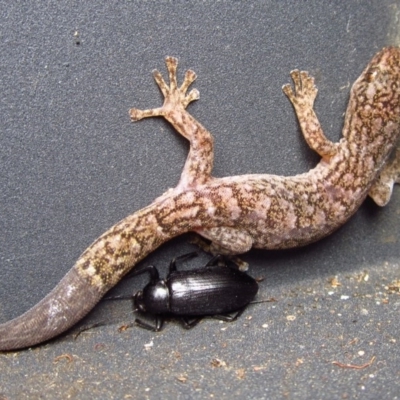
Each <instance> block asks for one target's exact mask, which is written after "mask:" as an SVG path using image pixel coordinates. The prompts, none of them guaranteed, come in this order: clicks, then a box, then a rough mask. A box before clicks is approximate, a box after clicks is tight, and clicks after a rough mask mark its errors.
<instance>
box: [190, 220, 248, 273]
mask: <svg viewBox="0 0 400 400" xmlns="http://www.w3.org/2000/svg"><path fill="white" fill-rule="evenodd" d="M196 233H197V234H199V235H201V236H202V237H204V238H206V239H208V240H211V243H210V244H208V243H206V242H205V241H204V240H203V239H202V238H200V237H199V236H197V235H196V236H193V238H192V239H191V243H193V244H195V245H197V246H198V247H200V248H201V249H202V250H204V251H206V252H207V253H211V254H213V255H218V254H222V255H224V256H226V257H227V258H229V259H230V260H231V261H232V262H234V263H235V264H236V265H237V266H238V267H239V269H240V270H241V271H247V270H248V268H249V264H248V263H246V262H245V261H243V260H241V259H240V258H239V257H235V254H242V253H246V252H247V251H249V250H250V249H251V247H252V245H253V239H252V237H251V236H250V235H249V234H247V233H246V232H243V231H238V230H237V229H233V228H229V227H222V228H221V227H217V228H210V229H199V230H196Z"/></svg>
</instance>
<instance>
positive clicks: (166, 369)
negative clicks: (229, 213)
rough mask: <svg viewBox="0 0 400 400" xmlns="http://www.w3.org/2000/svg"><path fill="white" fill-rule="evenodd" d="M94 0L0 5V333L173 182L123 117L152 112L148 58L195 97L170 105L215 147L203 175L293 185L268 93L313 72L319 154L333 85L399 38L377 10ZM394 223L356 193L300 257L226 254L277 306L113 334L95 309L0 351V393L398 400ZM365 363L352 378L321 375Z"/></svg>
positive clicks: (282, 120)
mask: <svg viewBox="0 0 400 400" xmlns="http://www.w3.org/2000/svg"><path fill="white" fill-rule="evenodd" d="M104 3H105V4H100V2H74V1H68V2H57V1H38V2H29V3H28V2H23V1H14V2H8V1H0V16H1V24H0V93H1V97H0V118H1V121H0V141H1V142H0V163H1V164H0V165H1V173H0V321H1V322H3V321H6V320H8V319H10V318H13V317H15V316H17V315H19V314H21V313H22V312H24V311H25V310H26V309H28V308H29V307H31V306H32V305H34V304H35V303H36V302H38V301H39V300H40V299H42V298H43V297H44V296H45V295H46V294H47V293H48V292H49V291H50V290H51V289H52V288H53V287H54V286H55V285H56V283H57V282H58V281H59V280H60V279H61V278H62V276H63V275H64V274H65V273H66V272H67V271H68V270H69V269H70V267H71V266H72V265H73V263H74V261H75V260H76V259H77V258H78V257H79V255H80V253H81V252H82V251H83V250H84V249H85V248H86V247H87V246H88V245H90V243H91V242H92V241H93V240H94V239H95V238H96V237H98V236H99V235H100V234H101V233H102V232H103V231H105V230H106V229H108V228H109V227H110V226H111V225H113V224H114V223H115V222H117V221H118V220H120V219H122V218H123V217H125V216H126V215H128V214H130V213H132V212H134V211H135V210H138V209H139V208H142V207H144V206H145V205H147V204H149V203H150V202H151V201H152V200H153V199H154V198H155V197H157V196H159V195H160V194H161V193H163V192H164V191H165V190H166V189H168V188H169V187H173V186H175V185H176V183H177V181H178V179H179V176H180V172H181V168H182V166H183V164H184V161H185V156H186V153H187V150H188V145H187V143H186V142H185V140H184V139H182V138H181V137H179V136H178V135H177V134H176V133H175V132H174V131H173V129H172V128H170V126H168V124H167V123H166V122H165V121H163V120H161V119H150V120H145V121H142V122H139V123H136V124H132V123H131V122H130V121H129V116H128V109H129V108H130V107H138V108H147V107H156V106H159V105H161V104H162V99H161V96H160V95H159V93H158V89H157V87H156V85H155V83H154V82H153V80H152V77H151V71H152V70H153V69H154V68H158V69H160V70H161V71H162V72H163V73H165V67H164V63H163V59H164V57H165V56H166V55H173V56H176V57H178V58H179V60H180V71H179V73H180V76H181V77H182V75H183V72H184V70H185V69H187V68H192V69H194V70H195V71H196V72H197V74H198V81H197V82H196V83H195V85H194V87H196V88H198V89H199V90H200V93H201V99H200V100H199V101H198V102H196V103H194V104H192V105H190V107H189V110H190V112H191V113H192V114H193V115H194V116H195V117H196V118H198V119H199V121H201V123H202V124H203V125H205V126H206V127H207V128H208V129H209V130H210V131H211V132H212V133H213V134H214V136H215V153H216V157H215V169H214V171H215V172H214V174H215V175H216V176H225V175H234V174H242V173H259V172H260V173H261V172H263V173H274V174H283V175H293V174H297V173H301V172H304V171H307V170H308V169H309V168H311V167H313V166H314V165H315V164H316V162H317V161H318V157H317V155H316V154H314V153H313V152H312V151H311V150H310V149H309V148H308V147H307V145H306V144H305V142H304V140H303V138H302V136H301V134H300V132H299V128H298V125H297V122H296V120H295V116H294V112H293V110H292V107H291V105H290V104H289V102H288V100H287V99H286V98H285V96H284V95H283V93H282V92H281V87H282V85H283V84H284V83H286V82H288V81H289V71H290V70H291V69H294V68H300V69H305V70H308V71H310V72H311V73H312V74H313V75H314V76H315V77H316V83H317V85H318V88H319V96H318V98H317V102H316V111H317V114H318V116H319V118H320V121H321V123H322V126H323V127H324V129H325V133H326V134H327V136H328V137H329V138H330V139H332V140H335V141H336V140H339V138H340V134H341V128H342V124H343V113H344V111H345V108H346V104H347V100H348V96H349V89H350V85H351V83H352V82H353V81H354V80H355V79H356V78H357V76H358V75H359V74H360V72H361V71H362V69H363V68H364V67H365V66H366V64H367V63H368V61H369V60H370V58H371V57H372V56H373V54H374V53H375V52H377V51H378V50H379V49H380V48H381V47H383V46H384V45H387V44H395V43H398V42H399V40H398V38H399V33H398V28H399V22H398V20H399V14H400V11H399V4H398V2H394V1H382V0H379V1H369V2H359V1H346V2H331V1H319V2H311V1H310V2H306V1H302V2H291V1H279V2H277V1H276V2H274V1H264V2H255V1H247V2H239V1H231V2H224V1H221V2H211V1H202V2H196V1H173V2H169V1H168V2H167V1H162V2H160V1H159V2H146V1H107V2H104ZM399 223H400V192H399V188H398V187H396V188H395V192H394V195H393V199H392V201H391V202H390V204H389V205H388V206H387V207H385V208H383V209H379V208H378V207H377V206H375V205H374V204H373V202H372V201H370V200H367V201H366V202H365V203H364V204H363V206H362V207H361V209H360V210H359V212H358V213H357V214H356V215H355V216H354V217H353V218H352V219H351V221H349V222H348V223H347V224H346V225H345V226H344V227H343V228H341V229H340V230H339V231H337V232H336V233H335V234H333V235H331V236H330V237H328V238H327V239H325V240H322V241H320V242H318V243H316V244H314V245H310V246H307V247H305V248H302V249H296V250H290V251H280V252H271V251H252V252H250V253H249V254H247V255H245V256H244V257H243V258H244V259H245V260H246V261H248V262H249V263H250V266H251V269H250V271H249V272H250V274H252V275H253V276H255V277H264V278H265V280H264V281H263V282H262V283H260V291H259V295H258V297H259V299H268V298H270V297H273V298H275V299H276V300H277V301H276V302H274V303H262V304H254V305H251V306H250V307H249V308H248V310H247V311H246V312H245V314H244V315H243V317H242V318H241V319H240V320H238V321H237V322H235V323H233V324H228V325H227V324H220V323H219V322H217V321H214V320H206V321H203V322H202V323H201V324H200V325H199V326H197V327H196V328H195V329H193V330H191V331H185V330H183V329H182V328H181V327H180V325H179V324H177V323H170V324H168V325H167V326H166V328H165V330H164V331H163V332H161V333H158V334H153V333H150V332H147V331H143V330H141V329H139V328H136V327H135V328H131V329H128V330H126V331H124V332H122V333H120V332H118V327H119V326H120V325H123V324H124V323H127V322H129V321H132V319H133V316H132V314H131V312H130V308H131V306H130V303H129V302H125V303H121V302H114V303H112V304H107V303H102V304H100V305H99V306H98V307H96V309H95V310H94V311H93V313H92V314H91V315H90V316H89V317H88V318H87V319H86V320H85V321H83V322H82V324H83V325H87V324H90V323H93V322H99V321H103V320H107V321H108V323H109V325H107V326H105V327H101V328H97V329H93V330H91V331H88V332H85V333H83V334H82V335H81V336H80V337H78V339H77V340H75V341H74V339H73V335H72V334H73V333H74V332H76V330H75V331H74V330H73V331H72V332H68V333H66V334H65V335H62V336H61V337H59V338H57V339H56V340H53V341H51V342H49V343H47V344H45V345H42V346H38V347H36V348H34V349H32V350H26V351H20V352H16V353H9V354H2V355H0V398H1V399H2V398H7V399H14V398H18V399H28V398H29V399H39V398H40V399H50V398H51V399H54V398H73V399H75V398H76V399H92V398H109V399H123V398H125V399H130V398H135V399H147V398H150V399H156V398H160V396H162V397H163V398H169V399H175V398H178V399H189V398H222V399H224V398H228V397H229V398H250V399H271V398H275V399H287V398H297V399H308V398H315V399H317V398H319V399H347V398H363V399H365V398H367V399H376V398H382V399H396V398H399V393H400V385H399V380H400V354H399V353H400V352H399V345H400V337H399V336H400V335H399V328H400V323H399V309H400V297H399V293H398V292H395V291H394V290H390V287H391V286H394V284H395V283H396V280H399V279H400V276H399V275H400V274H399V260H400V246H399V226H400V224H399ZM187 241H188V237H187V236H183V237H180V238H177V239H175V240H173V241H171V242H169V243H167V244H166V245H164V246H162V247H161V248H160V249H158V250H157V251H155V252H154V253H152V254H151V256H149V257H148V258H147V259H146V260H144V261H143V263H142V265H143V264H148V263H154V264H156V265H157V266H159V267H161V269H163V271H165V267H166V266H167V264H168V262H169V260H170V259H171V258H173V257H175V256H177V255H180V254H182V253H185V252H187V251H190V250H192V249H193V247H192V246H191V245H190V244H188V242H187ZM207 258H208V257H207V256H205V255H203V256H202V258H200V259H198V260H192V261H191V262H190V263H188V264H187V266H188V267H190V266H199V265H202V263H204V261H205V260H206V259H207ZM334 277H336V278H337V280H338V281H339V283H340V284H341V285H340V286H336V285H332V278H334ZM144 281H145V279H144V278H143V279H135V280H131V281H129V282H124V283H123V284H122V285H119V286H118V287H117V288H116V289H115V290H114V291H113V293H130V292H134V291H136V290H137V289H138V288H139V287H140V286H141V285H142V284H143V282H144ZM250 317H252V318H251V319H250ZM148 343H152V344H153V346H150V347H148V348H147V347H145V345H146V344H148ZM63 354H68V355H70V356H71V357H72V361H71V362H68V361H67V359H66V358H61V359H59V358H57V357H59V356H61V355H63ZM373 357H375V359H374V362H373V363H372V365H370V366H369V367H367V368H364V369H361V370H356V369H343V368H340V367H339V366H337V365H335V364H332V362H334V361H338V362H342V363H350V364H355V365H362V364H365V363H367V362H369V361H370V360H371V359H372V358H373ZM215 360H219V361H215ZM218 365H219V366H218Z"/></svg>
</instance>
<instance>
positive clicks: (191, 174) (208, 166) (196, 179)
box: [129, 57, 214, 189]
mask: <svg viewBox="0 0 400 400" xmlns="http://www.w3.org/2000/svg"><path fill="white" fill-rule="evenodd" d="M165 64H166V66H167V70H168V74H169V86H168V85H167V84H166V83H165V81H164V79H163V77H162V76H161V74H160V72H158V71H157V70H156V71H154V72H153V75H154V79H155V81H156V82H157V85H158V86H159V88H160V90H161V92H162V94H163V95H164V104H163V106H162V107H159V108H153V109H148V110H138V109H136V108H132V109H131V110H130V111H129V113H130V116H131V119H132V121H138V120H140V119H142V118H147V117H157V116H162V117H164V118H165V119H166V120H167V121H168V122H169V123H171V124H172V126H173V127H174V128H175V129H176V130H177V131H178V132H179V133H180V134H181V135H182V136H183V137H185V138H186V139H187V140H189V142H190V149H189V154H188V156H187V159H186V163H185V166H184V168H183V171H182V174H181V178H180V181H179V184H178V186H177V188H180V189H185V188H190V187H194V186H195V185H199V184H203V183H205V182H207V181H208V180H209V179H211V171H212V167H213V161H214V140H213V137H212V135H211V133H210V132H208V131H207V129H205V128H204V127H203V126H202V125H201V124H200V123H199V122H198V121H197V120H196V119H195V118H193V117H192V116H191V115H190V114H189V113H188V112H187V111H186V110H185V109H186V107H187V106H188V104H189V103H190V102H192V101H194V100H197V99H199V97H200V95H199V91H198V90H196V89H193V90H191V91H190V92H189V94H186V92H187V90H188V88H189V86H190V85H191V84H192V83H193V82H194V80H195V79H196V74H195V73H194V72H193V71H191V70H188V71H186V73H185V77H184V80H183V83H182V85H181V86H180V87H178V84H177V78H176V71H177V67H178V60H177V59H176V58H174V57H167V58H166V59H165Z"/></svg>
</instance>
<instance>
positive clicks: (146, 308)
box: [135, 280, 169, 314]
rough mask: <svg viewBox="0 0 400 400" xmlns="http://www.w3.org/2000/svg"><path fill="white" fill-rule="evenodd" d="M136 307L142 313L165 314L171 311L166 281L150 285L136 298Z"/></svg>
mask: <svg viewBox="0 0 400 400" xmlns="http://www.w3.org/2000/svg"><path fill="white" fill-rule="evenodd" d="M135 306H136V307H137V308H138V309H139V310H140V311H142V312H148V313H150V314H163V313H167V312H168V311H169V290H168V287H167V285H166V284H165V281H163V280H160V281H158V282H156V283H154V284H152V283H149V284H148V285H147V286H145V288H144V289H143V291H140V292H138V293H137V294H136V296H135Z"/></svg>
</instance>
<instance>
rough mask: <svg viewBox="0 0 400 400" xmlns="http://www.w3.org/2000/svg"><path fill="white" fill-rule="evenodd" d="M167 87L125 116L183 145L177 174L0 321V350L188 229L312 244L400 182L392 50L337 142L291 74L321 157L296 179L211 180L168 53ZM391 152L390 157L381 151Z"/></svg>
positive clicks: (227, 246) (373, 69)
mask: <svg viewBox="0 0 400 400" xmlns="http://www.w3.org/2000/svg"><path fill="white" fill-rule="evenodd" d="M166 64H167V68H168V72H169V81H170V84H169V86H168V85H167V84H166V83H165V81H164V80H163V78H162V76H161V74H160V73H159V72H158V71H155V72H154V77H155V80H156V82H157V84H158V86H159V87H160V89H161V91H162V93H163V95H164V97H165V101H164V105H163V106H162V107H160V108H156V109H151V110H144V111H141V110H137V109H132V110H130V115H131V118H132V120H135V121H136V120H139V119H142V118H146V117H153V116H162V117H164V118H165V119H167V120H168V121H169V122H170V123H171V124H172V125H173V126H174V127H175V129H176V130H177V131H178V132H179V133H180V134H181V135H182V136H184V137H185V138H186V139H188V140H189V142H190V151H189V155H188V158H187V161H186V164H185V167H184V170H183V172H182V176H181V179H180V181H179V183H178V185H177V186H176V187H175V188H174V189H170V190H169V191H167V192H166V193H164V194H163V195H162V196H161V197H159V198H158V199H156V200H155V201H154V202H153V203H152V204H150V205H149V206H148V207H146V208H144V209H142V210H140V211H137V212H136V213H134V214H133V215H131V216H129V217H127V218H125V219H124V220H122V221H121V222H119V223H118V224H116V225H115V226H114V227H112V228H111V229H110V230H109V231H107V232H106V233H104V234H103V235H102V236H101V237H100V238H99V239H97V240H96V241H95V242H94V243H93V244H92V245H91V246H90V247H89V248H88V249H87V250H86V251H85V252H84V253H83V254H82V256H81V257H80V258H79V260H78V261H77V262H76V264H75V265H74V267H73V268H72V269H71V270H70V272H68V274H67V275H66V276H65V277H64V278H63V279H62V280H61V282H60V283H59V284H58V285H57V286H56V288H55V289H53V291H52V292H51V293H50V294H49V295H48V296H47V297H45V298H44V299H43V300H42V301H41V302H39V303H38V304H37V305H36V306H34V307H33V308H32V309H30V310H29V311H27V312H26V313H25V314H23V315H22V316H20V317H18V318H16V319H14V320H11V321H9V322H6V323H4V324H2V325H0V350H3V351H4V350H13V349H19V348H24V347H28V346H32V345H35V344H37V343H41V342H43V341H45V340H47V339H50V338H52V337H54V336H56V335H58V334H60V333H61V332H64V331H65V330H66V329H68V328H69V327H71V326H72V325H74V324H75V323H76V322H77V321H78V320H79V319H81V318H82V317H83V316H84V315H85V314H87V313H88V312H89V311H90V310H91V309H92V308H93V306H94V305H95V304H96V303H97V302H98V301H99V300H100V299H101V297H102V296H103V295H104V293H105V292H107V291H108V290H109V289H110V288H111V287H112V286H114V285H115V284H116V283H117V282H118V281H119V280H120V279H121V277H122V276H123V275H125V274H126V273H127V272H128V271H129V270H130V269H131V268H132V267H133V266H134V265H135V264H137V263H138V261H140V260H141V259H143V258H144V257H145V256H146V255H147V254H148V253H150V252H151V251H153V250H154V249H155V248H157V247H158V246H159V245H161V244H162V243H163V242H165V241H167V240H169V239H171V238H173V237H175V236H177V235H180V234H182V233H185V232H188V231H195V232H197V233H199V234H200V235H201V236H203V237H205V238H208V239H210V240H211V241H212V243H211V245H210V248H209V250H210V251H212V252H220V253H224V254H240V253H244V252H246V251H248V250H249V249H250V248H251V247H256V248H265V249H283V248H288V247H294V246H302V245H305V244H308V243H311V242H314V241H316V240H318V239H320V238H322V237H324V236H326V235H328V234H329V233H331V232H332V231H334V230H335V229H336V228H338V227H339V226H340V225H342V224H343V223H344V222H345V221H346V220H347V219H348V218H350V216H351V215H353V213H354V212H355V211H356V210H357V208H358V207H359V206H360V204H361V203H362V201H363V200H364V199H365V197H366V196H367V195H368V194H370V195H371V197H372V198H373V199H374V200H375V202H376V203H377V204H379V205H381V206H382V205H385V204H386V203H387V202H388V201H389V199H390V195H391V192H392V187H393V184H394V183H395V182H397V183H399V181H400V151H399V150H397V152H392V150H393V149H394V147H395V146H396V143H397V140H398V138H399V135H400V128H399V127H400V50H399V49H398V48H385V49H383V50H382V51H380V52H379V53H378V54H377V55H375V57H374V58H373V59H372V61H371V62H370V63H369V64H368V66H367V68H366V69H365V70H364V72H363V73H362V74H361V76H360V77H359V78H358V79H357V81H356V82H355V83H354V85H353V87H352V89H351V96H350V102H349V106H348V108H347V112H346V117H345V123H344V129H343V138H342V139H341V140H340V142H339V143H332V142H331V141H329V140H328V139H327V138H326V137H325V135H324V134H323V132H322V129H321V127H320V124H319V122H318V119H317V117H316V115H315V113H314V111H313V103H314V100H315V97H316V95H317V89H316V87H315V86H314V79H313V78H312V77H310V76H309V75H308V73H307V72H299V71H297V70H295V71H292V72H291V77H292V79H293V82H294V90H293V89H292V87H291V86H289V85H285V86H284V87H283V91H284V92H285V94H286V95H287V96H288V98H289V100H290V101H291V102H292V104H293V106H294V108H295V111H296V114H297V117H298V120H299V123H300V126H301V129H302V132H303V135H304V138H305V140H306V141H307V143H308V144H309V146H310V147H311V148H312V149H313V150H315V151H316V152H317V153H318V154H319V155H320V156H321V158H322V159H321V161H320V163H319V164H318V165H317V167H316V168H314V169H312V170H311V171H309V172H307V173H305V174H301V175H297V176H294V177H282V176H273V175H243V176H233V177H226V178H220V179H219V178H218V179H217V178H214V177H212V176H211V171H212V166H213V138H212V136H211V134H210V133H209V132H208V131H207V130H206V129H205V128H204V127H203V126H202V125H201V124H200V123H199V122H197V121H196V120H195V119H194V118H193V117H192V116H191V115H190V114H189V113H188V112H187V111H186V110H185V108H186V107H187V105H188V104H189V103H190V102H191V101H193V100H196V99H198V98H199V93H198V91H197V90H192V91H191V92H190V93H189V94H188V95H186V91H187V89H188V87H189V86H190V84H191V83H192V82H193V81H194V80H195V78H196V75H195V73H194V72H192V71H187V72H186V75H185V79H184V82H183V84H182V86H181V87H180V88H178V87H177V81H176V68H177V60H176V59H175V58H172V57H168V58H167V59H166ZM391 153H394V154H393V158H392V159H391V160H390V161H388V160H389V156H390V154H391Z"/></svg>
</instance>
